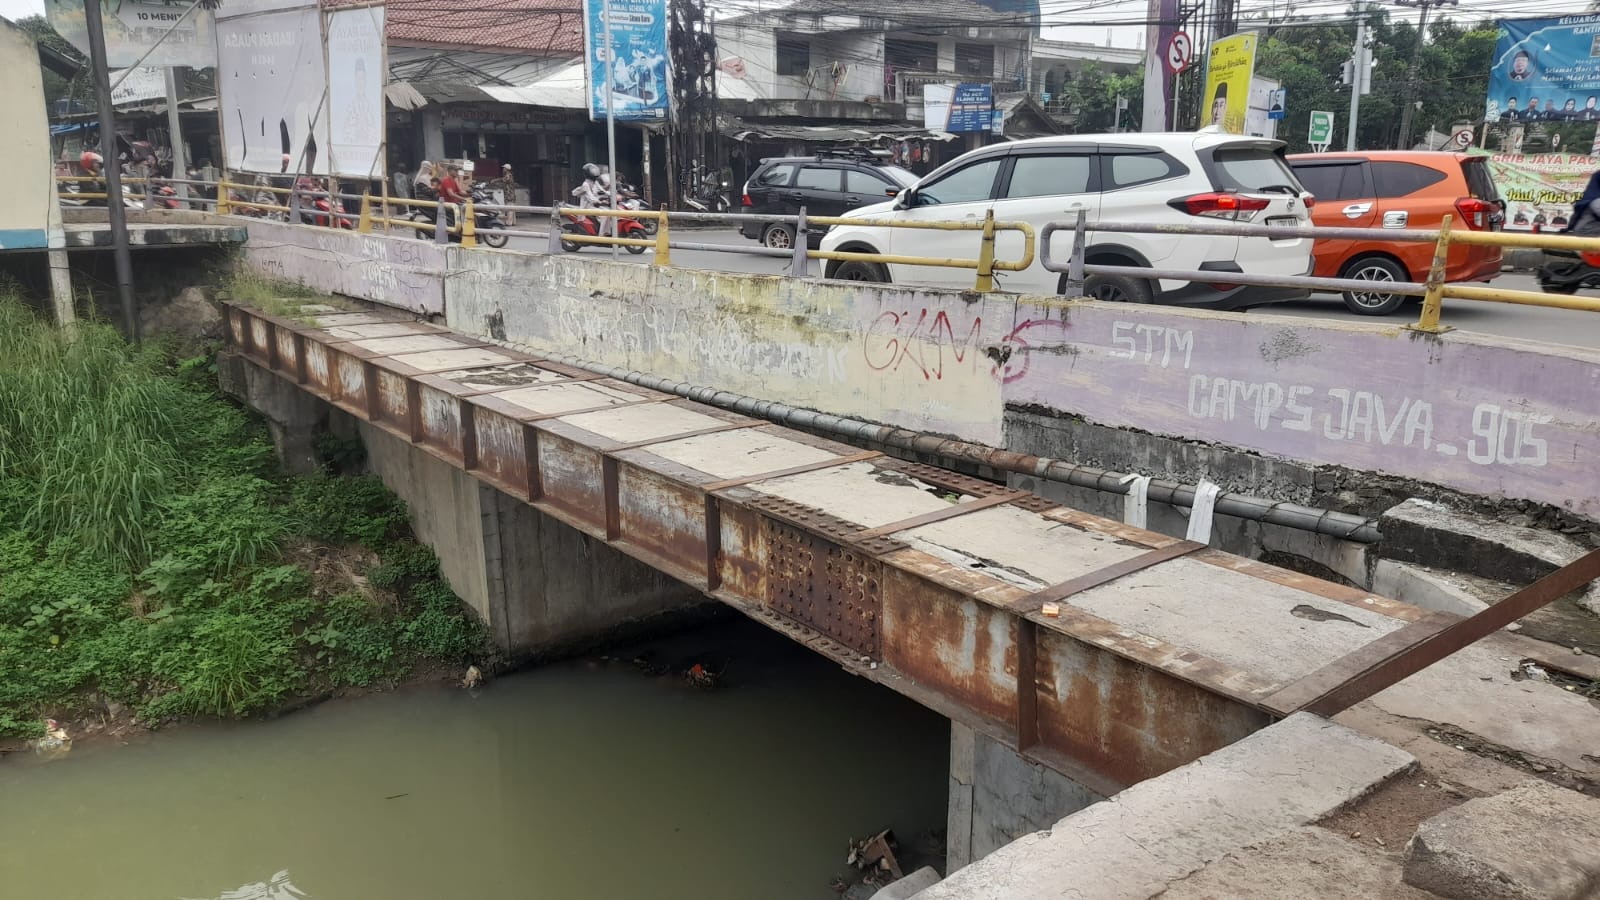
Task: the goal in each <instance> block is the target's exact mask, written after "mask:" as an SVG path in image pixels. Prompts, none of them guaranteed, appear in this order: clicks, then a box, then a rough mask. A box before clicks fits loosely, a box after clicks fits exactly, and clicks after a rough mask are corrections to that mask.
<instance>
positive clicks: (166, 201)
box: [145, 181, 183, 209]
mask: <svg viewBox="0 0 1600 900" xmlns="http://www.w3.org/2000/svg"><path fill="white" fill-rule="evenodd" d="M145 208H146V209H183V201H182V200H179V199H178V189H177V188H175V187H173V186H172V184H171V183H170V182H166V181H162V182H159V183H155V182H152V183H151V189H150V196H149V197H148V198H147V199H146V200H145Z"/></svg>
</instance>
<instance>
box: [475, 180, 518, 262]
mask: <svg viewBox="0 0 1600 900" xmlns="http://www.w3.org/2000/svg"><path fill="white" fill-rule="evenodd" d="M493 203H494V198H493V197H490V196H489V191H488V189H487V188H485V187H483V186H482V185H477V184H474V185H473V186H472V219H473V224H474V225H475V226H476V227H477V229H478V240H480V241H483V242H484V243H485V244H487V245H488V246H490V247H494V248H497V249H498V248H500V247H504V246H505V245H506V244H507V243H509V242H510V240H511V235H509V234H506V233H505V230H504V229H505V227H506V221H505V219H504V218H503V217H502V216H501V214H500V210H498V209H488V208H485V207H486V205H488V204H493Z"/></svg>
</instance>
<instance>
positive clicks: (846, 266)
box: [833, 259, 889, 284]
mask: <svg viewBox="0 0 1600 900" xmlns="http://www.w3.org/2000/svg"><path fill="white" fill-rule="evenodd" d="M833 278H834V279H835V280H837V281H871V282H874V283H876V284H888V283H889V273H888V272H887V271H886V270H885V269H884V268H883V266H881V265H879V264H877V263H872V262H861V261H859V260H854V259H852V260H846V261H845V262H842V263H840V264H839V268H837V269H834V270H833Z"/></svg>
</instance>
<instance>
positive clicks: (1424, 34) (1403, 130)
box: [1394, 0, 1461, 150]
mask: <svg viewBox="0 0 1600 900" xmlns="http://www.w3.org/2000/svg"><path fill="white" fill-rule="evenodd" d="M1394 2H1396V3H1398V4H1400V5H1401V6H1415V7H1418V8H1420V9H1421V10H1422V20H1421V21H1420V22H1418V23H1417V49H1416V51H1415V52H1414V53H1412V54H1411V65H1410V67H1408V68H1407V70H1406V84H1405V97H1404V99H1403V100H1402V101H1401V102H1400V140H1399V142H1398V144H1397V145H1396V147H1395V149H1397V150H1409V149H1411V119H1412V117H1413V116H1414V115H1415V114H1416V111H1417V105H1416V95H1417V68H1418V67H1419V66H1420V65H1421V64H1422V45H1423V44H1424V43H1426V42H1427V40H1428V11H1429V10H1430V9H1432V8H1433V7H1435V6H1455V5H1457V4H1458V3H1460V2H1461V0H1394Z"/></svg>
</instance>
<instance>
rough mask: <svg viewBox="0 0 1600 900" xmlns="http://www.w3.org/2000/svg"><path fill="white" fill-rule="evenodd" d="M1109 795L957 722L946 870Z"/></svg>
mask: <svg viewBox="0 0 1600 900" xmlns="http://www.w3.org/2000/svg"><path fill="white" fill-rule="evenodd" d="M1104 799H1105V797H1103V796H1101V795H1099V794H1097V793H1095V792H1094V791H1091V790H1089V789H1088V788H1086V787H1084V786H1082V785H1080V784H1078V783H1077V782H1075V781H1073V780H1072V779H1070V778H1068V777H1067V776H1065V775H1062V774H1060V773H1059V772H1056V771H1055V770H1053V769H1047V768H1045V767H1044V766H1041V765H1038V764H1036V763H1032V762H1029V761H1027V760H1026V759H1023V758H1022V757H1021V756H1019V755H1017V753H1016V751H1014V750H1012V749H1011V748H1010V747H1007V746H1005V745H1004V744H1001V743H999V742H998V741H995V740H993V739H991V738H989V737H986V736H985V735H982V734H979V733H978V732H976V731H973V730H972V729H971V728H969V727H967V726H965V725H962V724H961V723H960V722H951V723H950V806H949V810H948V813H947V819H948V829H949V830H948V832H947V838H946V847H945V853H946V856H945V874H946V875H947V876H948V875H949V874H950V873H951V872H954V871H956V870H957V869H960V868H962V867H963V866H966V865H968V864H970V863H973V862H976V861H978V860H980V859H983V858H984V857H985V856H988V855H989V854H990V853H993V852H994V851H996V850H998V849H1000V848H1001V847H1003V846H1005V845H1006V844H1009V843H1011V842H1012V841H1014V840H1016V839H1017V838H1019V837H1021V836H1023V835H1025V834H1032V833H1033V832H1035V831H1041V830H1043V829H1046V828H1050V827H1051V826H1053V825H1055V823H1057V822H1059V821H1061V820H1062V819H1064V818H1066V817H1067V816H1070V815H1072V814H1073V813H1075V812H1077V811H1078V810H1080V809H1083V808H1085V807H1087V806H1089V805H1090V804H1092V803H1097V802H1099V801H1101V800H1104Z"/></svg>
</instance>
